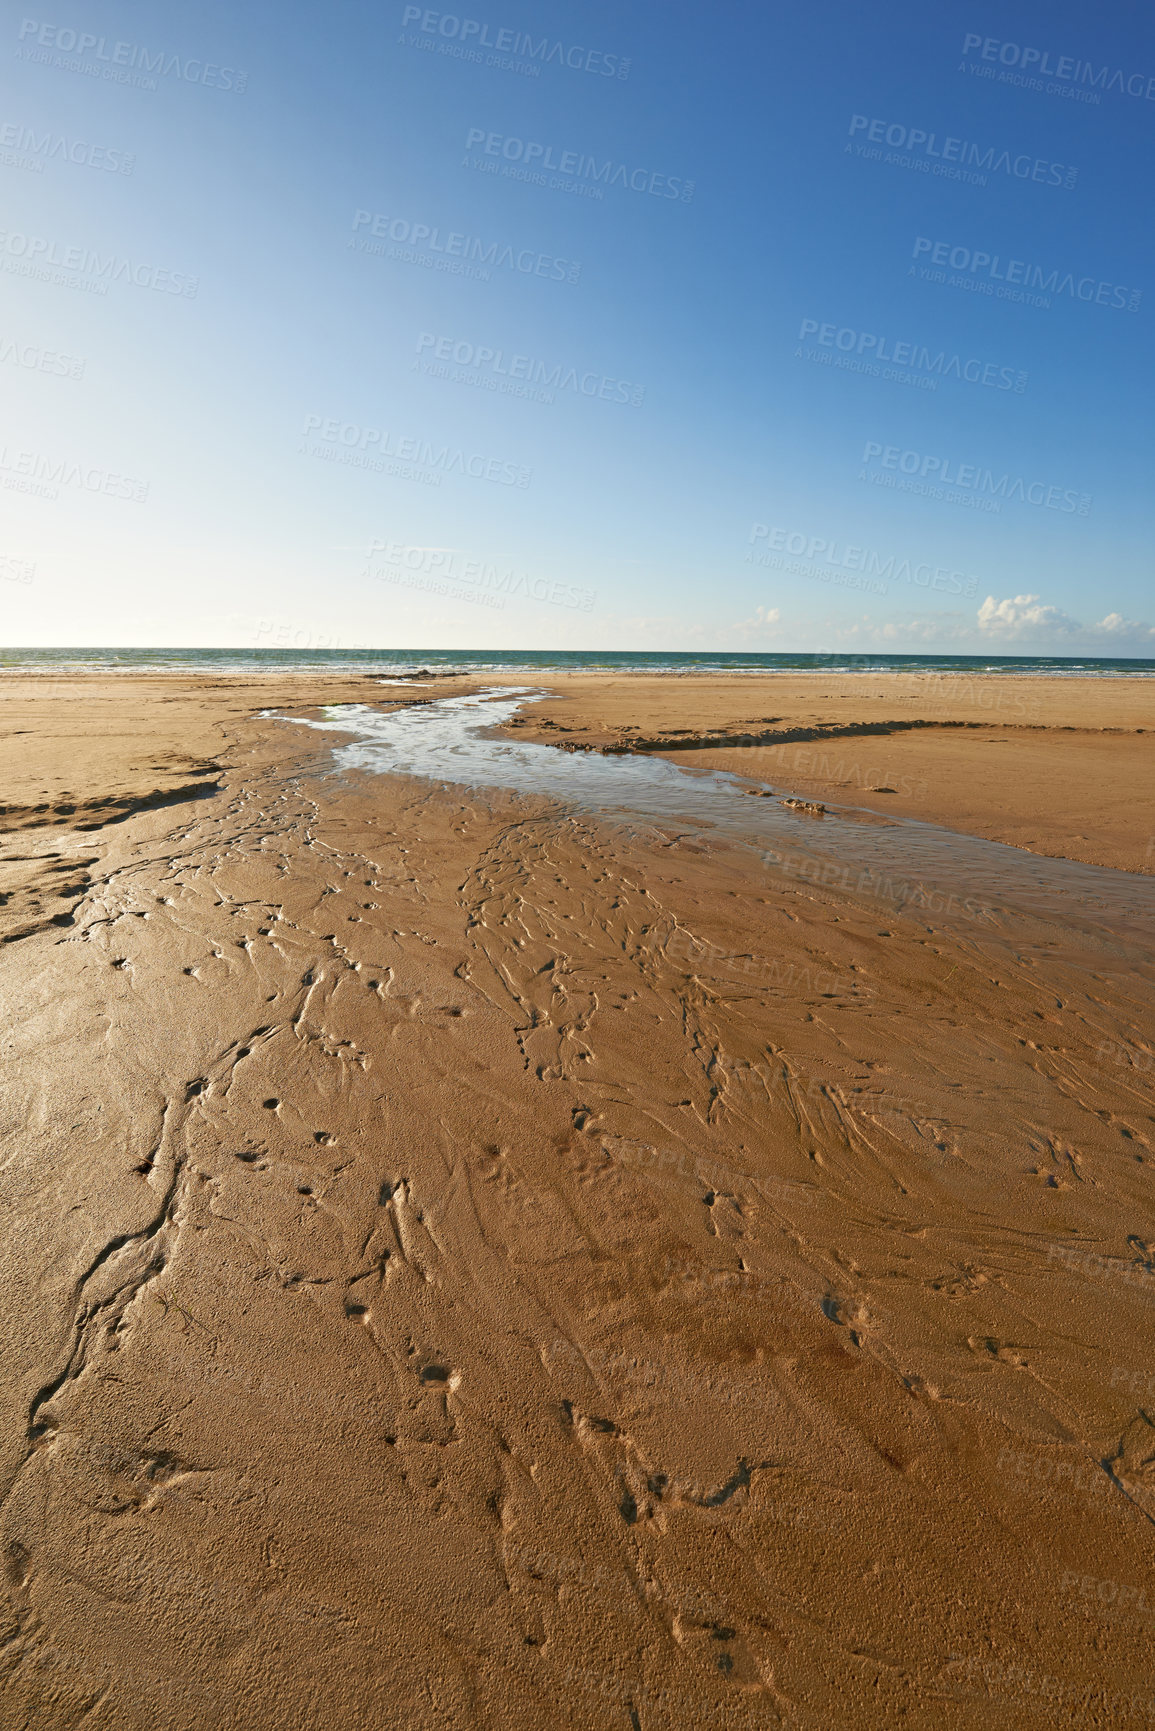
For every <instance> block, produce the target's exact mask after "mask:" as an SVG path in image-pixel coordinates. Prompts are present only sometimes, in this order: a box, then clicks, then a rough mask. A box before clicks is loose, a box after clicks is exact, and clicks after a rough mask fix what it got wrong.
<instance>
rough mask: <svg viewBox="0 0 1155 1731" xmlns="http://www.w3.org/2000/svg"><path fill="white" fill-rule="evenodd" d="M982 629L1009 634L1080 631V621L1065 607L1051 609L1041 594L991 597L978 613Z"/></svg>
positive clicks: (989, 596) (980, 628)
mask: <svg viewBox="0 0 1155 1731" xmlns="http://www.w3.org/2000/svg"><path fill="white" fill-rule="evenodd" d="M978 621H979V630H980V631H992V632H1002V633H1005V634H1007V635H1010V634H1013V633H1017V632H1022V631H1035V632H1038V631H1057V632H1069V631H1078V629H1079V622H1078V620H1077V619H1072V618H1071V616H1070V614H1069V613H1064V612H1063V610H1062V608H1061V607H1048V606H1046V605H1045V604H1044V603H1043V602H1041V601H1040V600H1039V597H1038V596H1037V595H1013V596H1011V597H1010V598H1009V599H1008V600H1005V601H996V600H995V598H994V596H993V595H988V596H987V598H986V600H985V601H984V602H983V604H982V606H981V607H980V608H979V612H978Z"/></svg>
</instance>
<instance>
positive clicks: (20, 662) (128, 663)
mask: <svg viewBox="0 0 1155 1731" xmlns="http://www.w3.org/2000/svg"><path fill="white" fill-rule="evenodd" d="M0 671H7V672H26V673H61V672H78V673H79V672H91V673H145V672H165V673H207V672H215V673H284V672H300V673H319V672H332V673H374V674H377V675H379V676H381V677H383V678H389V677H398V676H401V677H414V676H420V674H422V673H440V674H445V673H481V674H501V675H515V676H517V677H519V678H532V677H538V676H541V675H543V674H549V673H661V674H668V675H675V674H688V673H719V674H742V673H922V674H934V673H938V674H944V673H954V674H970V675H975V674H983V675H984V676H989V675H992V674H999V673H1013V674H1020V675H1021V674H1045V675H1047V676H1049V677H1050V678H1063V677H1078V678H1082V679H1087V678H1098V679H1111V678H1128V679H1151V678H1155V659H1151V658H1148V657H1141V656H1135V657H1130V656H1088V655H1072V656H1064V655H878V654H872V655H843V654H839V655H791V654H779V655H758V654H753V653H749V652H747V651H742V650H733V651H722V652H718V653H709V654H707V653H697V652H680V651H679V652H673V651H670V652H666V651H660V650H640V649H624V650H605V649H312V648H303V649H288V648H283V649H282V648H278V649H251V648H238V649H165V648H152V649H115V648H113V649H61V648H54V649H21V648H13V649H0Z"/></svg>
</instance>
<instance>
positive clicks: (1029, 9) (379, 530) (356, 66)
mask: <svg viewBox="0 0 1155 1731" xmlns="http://www.w3.org/2000/svg"><path fill="white" fill-rule="evenodd" d="M52 6H53V9H52V10H50V11H45V12H41V11H21V10H19V9H18V8H16V9H11V8H6V9H5V12H4V15H3V21H2V22H0V69H2V71H3V81H4V97H3V111H2V114H0V125H2V126H3V127H4V131H3V134H2V136H0V181H2V183H3V186H4V191H5V194H6V197H5V200H4V208H5V213H6V214H5V217H4V228H3V238H2V239H0V265H2V267H3V270H2V282H0V288H2V291H3V295H4V303H5V312H4V315H3V319H2V321H0V340H2V342H3V347H2V349H0V365H2V369H3V377H4V380H5V383H6V386H7V389H6V391H5V393H4V406H3V409H2V410H0V423H2V425H0V446H2V451H3V454H2V457H0V463H2V465H3V467H2V468H0V482H2V483H3V486H4V505H5V507H6V509H5V528H4V530H3V532H2V538H0V579H2V581H0V603H2V605H3V613H2V615H0V618H2V620H3V626H2V629H3V637H4V641H6V642H7V643H10V644H20V643H25V644H52V643H54V642H57V643H70V644H101V643H103V644H186V645H193V644H215V645H233V644H235V645H254V646H259V645H261V644H264V645H265V646H267V647H276V646H277V645H278V644H281V645H285V644H293V645H296V646H298V647H322V646H334V647H356V646H361V645H372V646H375V647H390V646H392V647H400V646H407V645H422V646H426V647H431V648H432V647H468V646H478V647H488V646H492V647H501V646H508V647H570V648H582V647H604V648H618V649H629V648H651V649H662V648H670V649H703V650H708V649H733V648H742V647H747V648H749V649H752V650H757V649H761V650H776V649H783V650H785V649H802V650H805V649H815V650H827V649H833V650H837V649H860V650H870V649H875V648H885V649H890V650H895V651H901V650H905V649H909V650H915V651H927V650H934V649H936V648H941V649H943V650H947V651H949V650H968V649H969V650H975V651H979V652H982V651H985V650H990V651H993V652H996V653H997V652H1006V653H1014V652H1019V651H1021V650H1036V651H1043V652H1048V653H1056V654H1061V653H1086V652H1096V651H1097V652H1099V653H1102V654H1106V655H1119V654H1129V653H1133V654H1147V655H1150V654H1152V653H1155V636H1153V635H1152V631H1151V625H1152V621H1153V620H1155V603H1153V602H1152V599H1151V552H1150V549H1151V545H1152V533H1151V530H1152V522H1151V515H1152V510H1153V500H1152V489H1151V487H1150V485H1149V475H1150V472H1151V455H1152V450H1151V426H1150V421H1151V415H1150V406H1149V390H1148V385H1147V380H1148V378H1149V377H1150V363H1151V335H1150V332H1151V319H1152V312H1153V309H1155V259H1153V256H1152V253H1153V246H1155V243H1153V240H1152V234H1151V225H1150V222H1149V221H1148V220H1147V215H1146V210H1145V204H1146V201H1145V197H1144V191H1145V188H1146V187H1147V186H1148V185H1149V184H1150V168H1151V158H1152V149H1151V141H1152V138H1153V137H1155V23H1153V21H1152V19H1151V16H1150V15H1149V14H1145V13H1144V12H1143V10H1142V9H1140V8H1138V7H1130V8H1120V9H1119V10H1118V11H1117V13H1116V15H1115V16H1114V17H1113V18H1112V19H1110V20H1106V21H1104V20H1102V19H1100V18H1098V17H1096V16H1094V15H1093V14H1092V12H1091V11H1090V9H1089V8H1081V9H1078V10H1076V9H1075V8H1074V7H1072V6H1070V5H1059V6H1054V5H1046V6H1044V5H1041V4H1040V5H1017V6H1012V7H1007V6H995V5H993V4H978V3H974V4H972V3H971V0H966V3H963V4H960V3H957V0H952V3H950V4H947V5H940V6H936V7H933V8H931V7H927V6H925V5H924V4H916V3H913V0H911V3H898V4H891V5H889V6H887V7H886V8H885V9H884V11H874V12H865V11H864V10H863V9H862V8H861V7H859V6H857V5H853V4H851V3H850V0H818V3H817V4H814V5H811V6H810V7H808V8H807V9H805V11H803V10H802V9H799V8H795V7H787V6H785V5H778V4H775V5H772V6H757V7H755V6H736V5H731V6H725V7H722V8H711V9H709V10H707V9H703V8H700V7H695V8H691V7H689V6H687V5H685V4H682V3H681V0H675V3H674V4H669V3H665V0H664V3H663V4H662V5H661V6H658V5H655V4H651V3H646V4H638V5H635V6H634V7H632V8H630V9H628V12H626V11H623V9H622V8H620V7H616V6H613V7H612V6H609V5H606V4H594V3H586V0H583V3H582V4H581V5H580V6H579V5H576V4H570V5H560V4H554V5H543V4H525V3H524V0H468V4H467V5H464V6H463V7H462V8H460V9H459V10H458V11H457V12H450V11H448V10H446V11H442V10H440V9H427V8H420V9H419V8H417V7H407V6H405V5H402V4H397V5H393V4H387V5H383V4H377V5H374V6H369V5H365V4H340V3H339V4H336V5H331V6H326V7H325V8H316V7H306V6H303V5H300V4H299V3H297V0H291V3H290V4H287V5H282V6H278V7H276V8H274V7H271V6H268V5H265V4H255V5H253V6H250V7H248V8H245V9H243V10H242V9H238V8H235V7H231V6H230V7H225V6H224V5H220V4H207V5H202V6H199V7H197V8H196V9H195V14H193V13H189V12H187V11H178V10H177V9H174V8H168V9H164V8H160V7H157V6H155V5H147V4H134V5H120V6H113V5H110V6H101V5H96V4H88V5H85V6H84V7H79V6H76V5H72V6H68V5H64V4H61V5H60V6H59V7H58V8H57V7H56V0H52ZM1034 86H1038V88H1035V87H1034ZM1072 91H1073V92H1074V93H1075V94H1074V95H1072V94H1071V92H1072ZM1148 92H1149V93H1150V94H1148ZM1088 95H1089V96H1094V97H1097V98H1098V100H1097V101H1087V100H1081V99H1080V98H1081V97H1086V96H1088ZM591 194H598V195H600V196H590V195H591ZM1008 278H1009V280H1008ZM133 279H135V280H133ZM1032 284H1033V285H1034V286H1031V285H1032ZM101 291H103V292H101ZM1015 296H1017V297H1018V298H1014V297H1015ZM1028 296H1029V297H1033V298H1024V297H1028Z"/></svg>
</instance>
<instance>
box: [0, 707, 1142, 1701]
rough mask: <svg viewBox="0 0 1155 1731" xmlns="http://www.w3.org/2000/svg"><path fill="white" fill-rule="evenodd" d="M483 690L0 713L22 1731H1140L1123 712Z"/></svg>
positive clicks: (10, 1442) (1136, 984) (1138, 1021)
mask: <svg viewBox="0 0 1155 1731" xmlns="http://www.w3.org/2000/svg"><path fill="white" fill-rule="evenodd" d="M485 683H496V682H495V681H489V682H483V681H481V680H479V679H477V678H464V677H448V678H437V679H433V680H431V681H430V682H429V683H427V684H423V685H421V686H420V687H418V686H411V687H407V686H406V685H405V684H403V683H402V684H397V685H393V686H385V685H381V684H380V683H378V682H377V681H376V680H373V679H370V678H368V677H360V676H337V675H308V676H306V675H298V676H290V675H287V674H285V675H282V674H268V675H263V676H256V675H252V676H249V675H241V674H235V675H228V674H219V675H214V676H211V677H210V676H207V675H205V676H186V675H178V674H155V675H150V674H136V675H130V674H118V675H116V676H108V675H96V674H93V675H80V674H78V675H74V676H63V675H61V676H46V675H38V676H35V677H31V676H27V675H24V674H16V673H13V674H5V675H3V676H0V730H2V731H3V735H4V743H5V747H6V750H5V760H4V761H5V768H4V772H3V778H2V781H0V806H2V807H3V824H4V829H3V847H2V849H0V895H2V897H3V900H2V904H0V940H2V941H0V993H2V994H3V1002H4V1007H5V1015H4V1028H5V1033H4V1050H3V1074H4V1078H5V1084H6V1085H5V1088H4V1095H3V1097H4V1112H5V1122H4V1133H3V1148H2V1152H0V1197H2V1200H3V1207H4V1215H5V1230H4V1234H3V1240H2V1242H3V1259H4V1260H3V1270H4V1278H5V1285H6V1290H7V1294H8V1303H7V1305H6V1306H5V1330H6V1333H5V1337H4V1342H3V1359H2V1364H3V1375H2V1377H0V1390H2V1395H0V1401H2V1405H0V1475H2V1477H0V1490H2V1516H0V1525H2V1528H3V1531H2V1540H3V1547H4V1557H5V1568H6V1597H5V1603H4V1618H5V1622H4V1629H3V1634H2V1636H0V1653H2V1655H3V1676H4V1681H5V1700H6V1702H7V1705H6V1706H5V1707H4V1708H3V1713H4V1715H5V1717H4V1719H3V1723H4V1724H5V1725H11V1726H13V1727H17V1726H19V1727H40V1726H46V1727H48V1726H50V1727H52V1731H57V1728H65V1727H67V1728H71V1727H73V1726H76V1727H80V1726H83V1727H85V1731H137V1728H140V1731H144V1728H145V1727H149V1728H154V1727H157V1726H163V1727H165V1731H194V1728H196V1731H200V1728H201V1727H205V1726H210V1725H211V1726H213V1727H214V1728H220V1731H266V1728H268V1731H272V1728H273V1727H278V1728H281V1727H285V1726H293V1727H296V1726H300V1727H302V1728H305V1727H308V1728H310V1731H312V1728H313V1727H328V1726H346V1727H351V1728H356V1731H361V1728H364V1731H378V1728H380V1727H384V1726H394V1725H398V1726H400V1725H405V1726H409V1725H420V1726H422V1727H426V1726H428V1727H438V1728H445V1731H465V1728H466V1727H469V1728H472V1727H489V1726H497V1725H501V1726H512V1727H519V1728H520V1727H524V1728H525V1731H539V1728H540V1727H543V1726H550V1727H552V1726H577V1727H581V1728H583V1731H585V1728H587V1727H588V1728H589V1731H601V1728H603V1727H605V1728H613V1727H620V1728H622V1731H631V1728H633V1731H664V1728H667V1727H669V1728H673V1727H678V1728H688V1727H698V1726H704V1725H710V1726H724V1727H728V1728H729V1727H733V1728H734V1731H746V1728H747V1727H750V1728H753V1727H762V1726H777V1725H782V1726H790V1727H797V1728H799V1731H803V1728H805V1731H827V1728H829V1727H831V1726H834V1725H838V1726H846V1727H852V1728H854V1731H858V1728H869V1731H873V1728H875V1727H877V1728H878V1731H883V1728H887V1731H889V1728H891V1727H893V1726H895V1725H899V1724H901V1725H909V1726H911V1727H912V1728H914V1727H918V1728H926V1731H932V1728H933V1731H937V1728H939V1727H951V1728H954V1727H958V1728H959V1731H979V1728H980V1727H982V1728H986V1727H990V1726H1000V1727H1002V1726H1006V1727H1019V1726H1024V1727H1025V1726H1032V1727H1033V1726H1036V1725H1038V1724H1040V1723H1048V1724H1051V1725H1060V1726H1066V1725H1070V1726H1083V1725H1087V1724H1095V1725H1098V1724H1107V1723H1112V1724H1118V1725H1131V1724H1140V1723H1145V1722H1147V1721H1148V1720H1150V1718H1151V1717H1152V1716H1153V1715H1155V1685H1153V1684H1152V1682H1151V1679H1150V1667H1149V1663H1148V1654H1149V1648H1150V1639H1151V1632H1152V1629H1153V1627H1155V1570H1153V1569H1152V1565H1151V1561H1150V1533H1151V1529H1152V1522H1155V1468H1153V1467H1152V1464H1151V1463H1152V1458H1153V1455H1155V1448H1153V1442H1155V1429H1153V1424H1152V1418H1151V1417H1150V1416H1148V1415H1149V1414H1151V1413H1152V1412H1153V1411H1155V1408H1153V1406H1152V1401H1153V1400H1155V1346H1153V1345H1152V1330H1151V1327H1150V1320H1151V1318H1152V1317H1153V1316H1155V1308H1153V1307H1155V1227H1153V1225H1152V1201H1153V1189H1152V1162H1153V1161H1155V1055H1153V1041H1152V1030H1153V1021H1155V1018H1153V1016H1152V978H1153V975H1155V965H1153V964H1155V957H1153V949H1152V936H1153V933H1155V886H1152V884H1151V882H1150V877H1151V875H1152V873H1155V815H1153V803H1152V792H1153V770H1152V758H1153V754H1152V731H1153V729H1155V717H1153V707H1152V696H1151V693H1152V684H1151V682H1150V681H1145V680H1139V679H1134V680H1131V679H1118V680H1114V679H1111V680H1108V679H1074V678H1064V679H1054V680H1051V679H1046V678H1037V677H1031V678H1022V679H1015V678H1010V677H1007V676H998V677H995V676H991V677H990V678H987V679H965V678H961V677H960V678H957V679H952V678H949V677H945V676H941V677H940V676H934V677H932V676H921V677H917V678H912V677H908V676H898V675H878V676H873V675H813V674H808V675H805V676H803V675H781V676H779V675H773V676H771V675H767V676H766V677H764V678H763V677H761V676H759V677H749V678H729V679H722V678H714V677H709V678H708V677H705V676H702V677H697V676H686V677H680V678H645V677H642V676H638V675H632V676H621V677H614V678H610V677H603V676H601V675H595V674H583V675H572V674H566V675H558V676H556V677H554V676H551V677H550V678H549V679H548V681H544V682H543V684H545V685H547V686H548V689H549V691H550V693H551V695H550V696H549V697H548V698H547V699H546V700H544V701H541V702H536V703H533V704H531V705H526V706H525V708H524V709H523V710H522V711H521V712H519V714H518V715H517V716H514V717H513V718H512V719H511V720H510V721H509V722H508V723H507V724H505V725H503V726H502V727H501V729H500V730H499V738H498V743H509V744H510V745H516V744H519V743H521V742H534V743H542V744H550V745H553V746H559V747H562V746H564V747H568V748H570V753H569V755H568V756H567V762H568V763H569V764H570V765H571V766H572V771H573V776H574V787H575V797H574V799H573V800H572V801H570V802H568V803H564V804H559V803H558V801H557V799H556V798H553V797H549V798H547V797H545V796H544V795H540V796H536V797H535V796H533V795H528V796H526V795H522V794H519V793H515V792H513V791H511V790H510V788H509V787H508V786H507V787H498V788H496V789H495V790H487V789H485V788H482V787H479V786H462V785H460V784H458V783H456V782H455V781H454V780H453V777H452V774H451V767H452V760H451V759H450V758H446V759H445V760H443V763H442V767H441V768H439V770H438V772H437V773H436V775H435V776H434V778H433V779H420V778H418V777H415V776H413V775H411V774H402V773H388V772H372V771H370V770H369V769H367V768H364V767H361V768H358V767H350V766H349V765H348V764H346V765H344V766H343V767H342V766H340V765H338V766H335V765H334V761H333V747H334V746H335V745H340V743H341V742H342V741H343V740H345V739H347V738H349V737H351V736H352V735H351V734H345V733H332V732H321V731H317V730H315V729H313V728H310V727H305V726H301V725H299V724H298V723H299V721H301V720H304V721H316V720H318V719H319V718H320V716H321V706H323V705H332V704H358V705H365V706H368V707H369V708H372V709H374V710H377V711H380V712H382V713H390V712H396V713H398V714H400V713H401V712H402V711H403V710H405V709H407V708H408V707H409V706H411V705H413V704H418V705H420V706H421V707H423V708H425V707H427V706H428V705H430V704H431V703H432V704H436V703H437V702H438V701H439V700H441V699H443V698H447V697H455V696H463V695H467V694H476V693H478V692H479V691H480V690H481V689H482V688H483V685H484V684H485ZM510 683H512V682H510ZM262 712H274V713H272V714H264V713H262ZM286 717H295V718H297V721H294V720H291V719H285V718H286ZM560 755H562V754H560V753H559V756H560ZM594 759H598V760H599V761H601V760H605V761H610V760H612V761H613V762H618V761H619V760H621V761H625V762H630V763H633V762H635V761H638V760H642V759H646V760H647V761H648V760H651V759H652V760H655V761H658V762H660V763H662V764H669V765H674V766H676V767H677V769H678V771H679V774H680V775H681V776H682V777H683V779H684V781H685V785H686V789H687V792H686V806H685V817H684V819H682V820H678V821H675V820H674V819H673V818H671V819H669V820H668V821H667V820H666V819H665V818H663V817H661V816H657V817H655V816H654V814H653V813H652V812H649V813H646V814H643V815H642V816H641V817H639V818H638V820H637V821H630V820H629V819H628V814H627V815H626V816H624V817H622V818H621V819H613V818H612V817H610V816H607V815H606V812H605V811H603V810H595V809H593V808H592V806H591V805H590V804H589V803H588V801H586V800H585V799H584V797H583V796H582V795H581V793H580V789H581V787H582V785H583V783H582V781H581V777H582V774H583V771H584V768H589V767H590V766H591V765H592V763H593V760H594ZM715 770H723V771H726V772H728V773H729V774H730V775H732V776H736V777H740V778H742V782H741V784H735V788H734V790H733V794H732V798H733V805H734V808H735V811H736V812H737V814H738V816H737V817H736V818H735V826H734V827H733V828H730V829H728V828H726V827H725V826H724V825H717V824H714V823H713V821H712V820H711V821H710V822H706V821H705V820H704V819H702V817H701V816H700V815H696V813H697V812H698V808H697V807H696V806H695V798H696V797H697V795H696V794H695V792H694V790H695V789H702V788H704V787H705V785H706V781H707V780H708V779H709V778H708V777H704V776H703V775H702V772H708V771H715ZM746 784H748V785H746ZM711 785H713V784H712V783H711ZM666 786H667V784H665V783H663V788H666ZM725 791H726V790H723V792H725ZM755 795H761V796H762V798H761V799H757V800H756V799H755V797H753V796H755ZM663 797H665V798H669V797H670V796H669V794H668V792H664V793H663ZM718 797H719V798H721V797H722V796H721V795H719V796H718ZM726 797H730V795H729V794H727V795H726ZM788 799H794V800H796V801H800V802H802V804H801V807H788V806H784V805H783V803H782V802H783V801H784V800H788ZM806 806H809V807H811V808H812V809H811V810H810V811H807V810H805V809H803V808H804V807H806ZM821 808H825V809H824V810H823V809H821ZM703 809H704V808H703ZM761 813H764V814H765V822H766V826H767V827H766V832H765V835H764V836H763V837H758V836H753V832H751V831H749V829H748V827H747V829H743V828H742V827H740V825H739V824H738V818H739V817H740V818H741V819H742V822H743V823H745V824H746V825H747V826H749V825H750V824H753V823H755V821H756V820H757V819H758V816H759V814H761ZM927 826H934V828H933V831H931V830H930V829H929V828H928V827H927ZM752 836H753V839H752ZM994 843H1004V844H1010V846H1009V847H1007V848H1005V849H1000V850H997V852H996V850H995V849H994V848H993V846H992V845H991V844H994ZM872 850H873V851H872ZM888 850H889V851H888ZM864 862H865V863H864ZM894 862H898V864H895V863H894ZM904 862H905V864H906V866H907V868H908V869H907V879H908V880H909V881H910V883H912V884H914V886H915V888H914V890H913V892H911V893H903V894H901V895H900V894H898V893H897V892H895V890H894V889H893V884H894V881H895V878H896V875H897V871H898V865H900V864H903V863H904ZM884 884H885V885H886V886H887V887H886V888H885V889H884V888H883V887H882V886H883V885H884Z"/></svg>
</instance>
